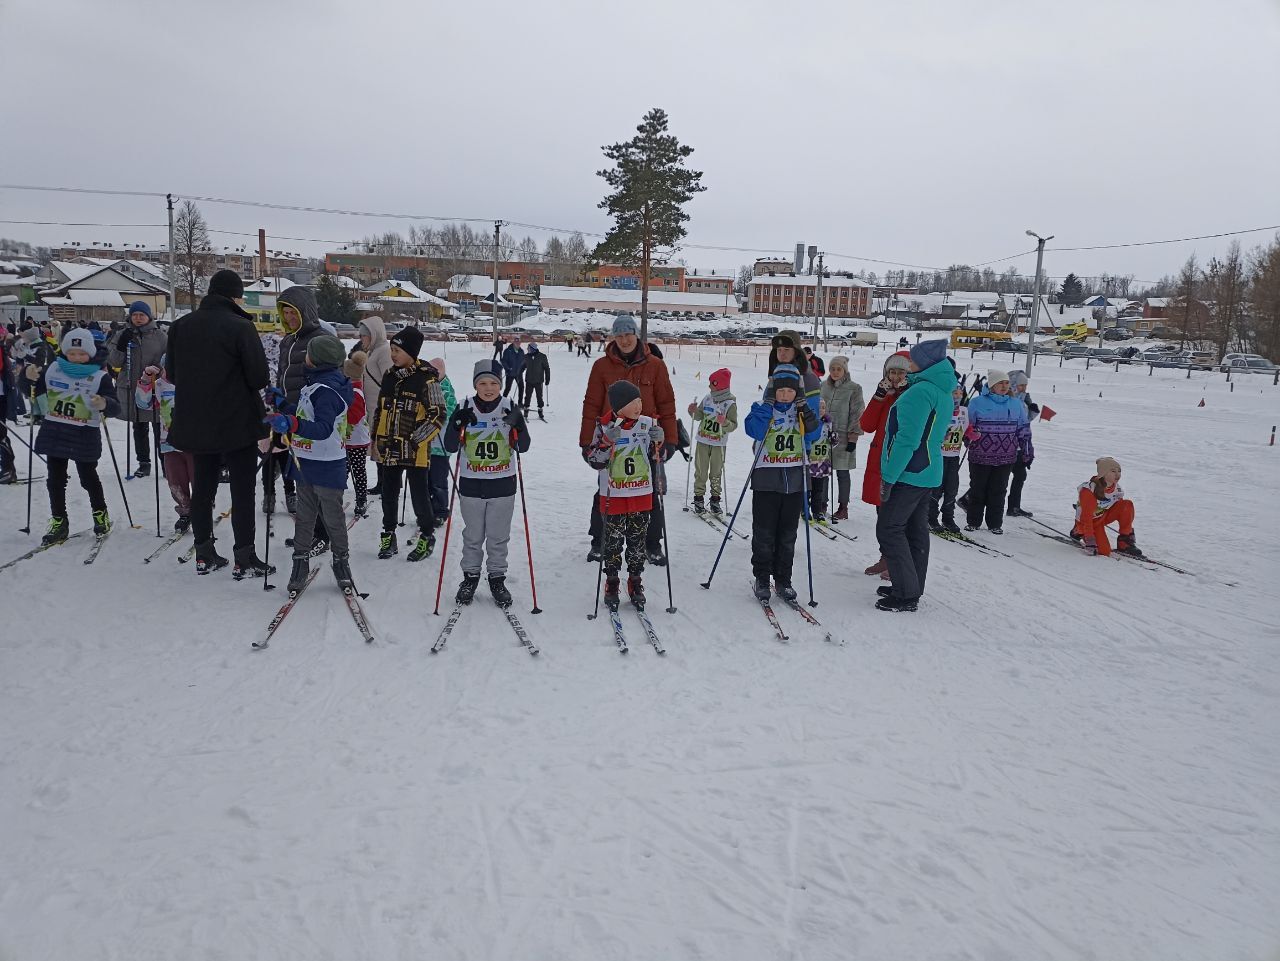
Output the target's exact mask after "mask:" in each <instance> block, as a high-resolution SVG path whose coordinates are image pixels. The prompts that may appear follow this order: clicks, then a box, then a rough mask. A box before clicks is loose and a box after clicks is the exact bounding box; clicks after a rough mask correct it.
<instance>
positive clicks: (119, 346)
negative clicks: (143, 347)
mask: <svg viewBox="0 0 1280 961" xmlns="http://www.w3.org/2000/svg"><path fill="white" fill-rule="evenodd" d="M132 343H133V331H131V330H125V331H121V333H120V336H119V337H118V338H116V350H120V351H127V350H128V349H129V346H130V345H131V344H132Z"/></svg>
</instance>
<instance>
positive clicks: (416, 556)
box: [405, 531, 436, 563]
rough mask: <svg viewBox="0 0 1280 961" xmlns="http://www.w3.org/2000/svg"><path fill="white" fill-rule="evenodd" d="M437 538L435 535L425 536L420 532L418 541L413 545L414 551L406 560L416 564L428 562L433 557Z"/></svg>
mask: <svg viewBox="0 0 1280 961" xmlns="http://www.w3.org/2000/svg"><path fill="white" fill-rule="evenodd" d="M435 546H436V538H435V535H434V534H423V533H422V532H421V531H419V532H418V540H417V541H416V542H415V543H414V545H413V550H411V551H410V552H409V556H408V557H407V558H405V560H407V561H410V562H411V563H416V562H418V561H421V560H426V559H427V558H428V557H430V556H431V552H432V551H433V550H435Z"/></svg>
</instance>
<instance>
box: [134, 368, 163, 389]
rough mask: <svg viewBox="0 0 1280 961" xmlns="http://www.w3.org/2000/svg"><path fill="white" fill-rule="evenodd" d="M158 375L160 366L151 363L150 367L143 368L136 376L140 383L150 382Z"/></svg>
mask: <svg viewBox="0 0 1280 961" xmlns="http://www.w3.org/2000/svg"><path fill="white" fill-rule="evenodd" d="M158 376H160V368H159V367H157V366H155V365H154V364H152V365H151V366H150V367H147V368H145V369H144V370H143V371H142V373H141V374H140V375H139V376H138V382H139V383H141V384H150V383H151V382H152V381H153V380H155V379H156V378H157V377H158Z"/></svg>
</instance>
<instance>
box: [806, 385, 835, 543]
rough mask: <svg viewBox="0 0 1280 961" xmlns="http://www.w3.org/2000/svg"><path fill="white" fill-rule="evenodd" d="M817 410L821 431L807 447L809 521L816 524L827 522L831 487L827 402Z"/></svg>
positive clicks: (829, 427) (829, 428) (822, 402)
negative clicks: (819, 415) (819, 413)
mask: <svg viewBox="0 0 1280 961" xmlns="http://www.w3.org/2000/svg"><path fill="white" fill-rule="evenodd" d="M818 410H819V411H820V412H821V415H822V416H821V417H820V418H819V419H820V420H821V422H822V429H821V431H819V433H818V439H817V440H815V441H814V442H813V443H812V444H810V445H809V519H810V520H812V521H814V522H815V523H818V524H825V523H826V522H827V495H828V491H829V490H830V485H831V437H832V433H831V418H830V417H829V416H828V414H827V402H826V401H820V402H819V404H818Z"/></svg>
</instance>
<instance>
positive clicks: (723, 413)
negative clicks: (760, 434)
mask: <svg viewBox="0 0 1280 961" xmlns="http://www.w3.org/2000/svg"><path fill="white" fill-rule="evenodd" d="M729 379H730V374H729V371H728V370H727V369H726V368H723V367H722V368H721V369H720V370H717V371H714V372H713V373H712V374H711V376H710V377H708V378H707V385H708V386H709V387H710V388H711V390H710V392H709V393H708V394H707V395H706V396H705V397H703V398H702V402H701V403H692V404H690V405H689V413H690V415H692V417H693V419H694V422H695V424H696V425H697V426H696V428H695V430H694V434H693V443H694V455H693V509H694V510H695V511H697V512H698V513H702V512H703V511H704V510H706V504H705V503H704V501H703V499H702V498H703V495H704V494H706V492H707V482H708V481H710V483H711V513H713V514H719V513H722V511H723V508H722V507H721V506H720V503H721V501H720V499H721V497H722V496H723V494H724V456H725V448H727V447H728V445H729V435H730V434H732V433H733V432H734V431H735V430H737V429H738V400H737V398H736V397H734V396H733V394H732V393H730V392H729Z"/></svg>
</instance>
